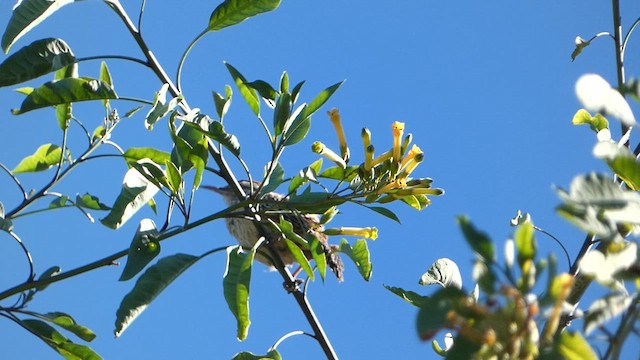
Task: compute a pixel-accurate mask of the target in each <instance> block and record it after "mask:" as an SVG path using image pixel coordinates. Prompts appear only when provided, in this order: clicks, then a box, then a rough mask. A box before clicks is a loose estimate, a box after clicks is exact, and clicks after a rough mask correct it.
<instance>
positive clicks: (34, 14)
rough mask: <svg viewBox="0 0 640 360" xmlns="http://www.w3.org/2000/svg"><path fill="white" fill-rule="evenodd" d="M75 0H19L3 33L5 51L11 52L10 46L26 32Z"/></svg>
mask: <svg viewBox="0 0 640 360" xmlns="http://www.w3.org/2000/svg"><path fill="white" fill-rule="evenodd" d="M74 1H75V0H22V1H19V2H18V5H17V6H16V7H15V8H14V9H13V14H12V15H11V19H9V23H8V24H7V28H6V29H5V30H4V34H3V35H2V50H3V51H4V52H5V53H8V52H9V48H10V47H11V45H13V43H14V42H16V41H17V40H18V39H19V38H21V37H22V36H23V35H24V34H26V33H27V32H28V31H29V30H31V29H33V28H34V27H35V26H36V25H38V24H39V23H40V22H42V21H43V20H44V19H46V18H47V17H49V15H51V14H53V13H54V12H56V11H58V9H60V8H61V7H63V6H64V5H67V4H70V3H72V2H74Z"/></svg>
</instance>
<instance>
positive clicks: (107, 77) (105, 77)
mask: <svg viewBox="0 0 640 360" xmlns="http://www.w3.org/2000/svg"><path fill="white" fill-rule="evenodd" d="M99 79H100V81H102V82H104V83H105V84H107V85H109V86H110V87H111V88H112V89H113V88H114V87H113V79H111V73H110V72H109V68H108V67H107V63H106V62H104V61H103V62H101V63H100V77H99ZM102 104H103V105H104V106H105V107H106V106H108V105H109V100H102Z"/></svg>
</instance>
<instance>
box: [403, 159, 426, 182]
mask: <svg viewBox="0 0 640 360" xmlns="http://www.w3.org/2000/svg"><path fill="white" fill-rule="evenodd" d="M422 160H424V154H416V155H415V156H414V157H413V159H411V160H410V161H409V162H408V163H407V166H406V167H405V168H404V170H402V172H401V173H400V175H398V177H399V178H403V179H404V178H406V177H407V176H409V175H410V174H411V173H412V172H413V170H415V169H416V167H417V166H418V165H420V163H421V162H422Z"/></svg>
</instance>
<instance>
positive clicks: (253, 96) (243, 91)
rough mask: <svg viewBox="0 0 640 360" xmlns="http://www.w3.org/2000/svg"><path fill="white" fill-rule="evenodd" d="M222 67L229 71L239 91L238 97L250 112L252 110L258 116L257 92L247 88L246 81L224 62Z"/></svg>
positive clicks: (258, 101)
mask: <svg viewBox="0 0 640 360" xmlns="http://www.w3.org/2000/svg"><path fill="white" fill-rule="evenodd" d="M224 65H225V66H226V67H227V70H229V74H231V77H232V78H233V81H234V82H235V84H236V86H237V87H238V90H240V95H242V98H243V99H244V101H245V102H246V103H247V105H249V107H250V108H251V110H253V113H254V114H256V116H258V115H259V114H260V100H259V99H258V94H257V92H256V91H255V90H254V89H252V88H250V87H248V86H247V79H245V77H244V76H242V74H240V72H239V71H238V70H236V68H234V67H233V66H231V64H229V63H227V62H225V63H224Z"/></svg>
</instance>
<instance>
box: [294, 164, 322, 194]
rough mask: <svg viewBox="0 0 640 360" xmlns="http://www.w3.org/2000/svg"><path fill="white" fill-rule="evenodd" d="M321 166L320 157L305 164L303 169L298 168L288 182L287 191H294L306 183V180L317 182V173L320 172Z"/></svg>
mask: <svg viewBox="0 0 640 360" xmlns="http://www.w3.org/2000/svg"><path fill="white" fill-rule="evenodd" d="M321 168H322V158H319V159H318V160H316V161H314V162H313V163H312V164H311V165H309V166H306V167H305V168H304V169H302V170H300V172H298V174H297V175H296V176H294V177H293V178H291V181H290V182H289V189H288V192H289V193H295V191H296V190H298V189H299V188H300V187H301V186H302V185H304V184H306V183H307V182H308V181H313V182H317V181H318V180H317V179H316V176H317V174H318V173H319V172H320V170H321Z"/></svg>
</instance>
